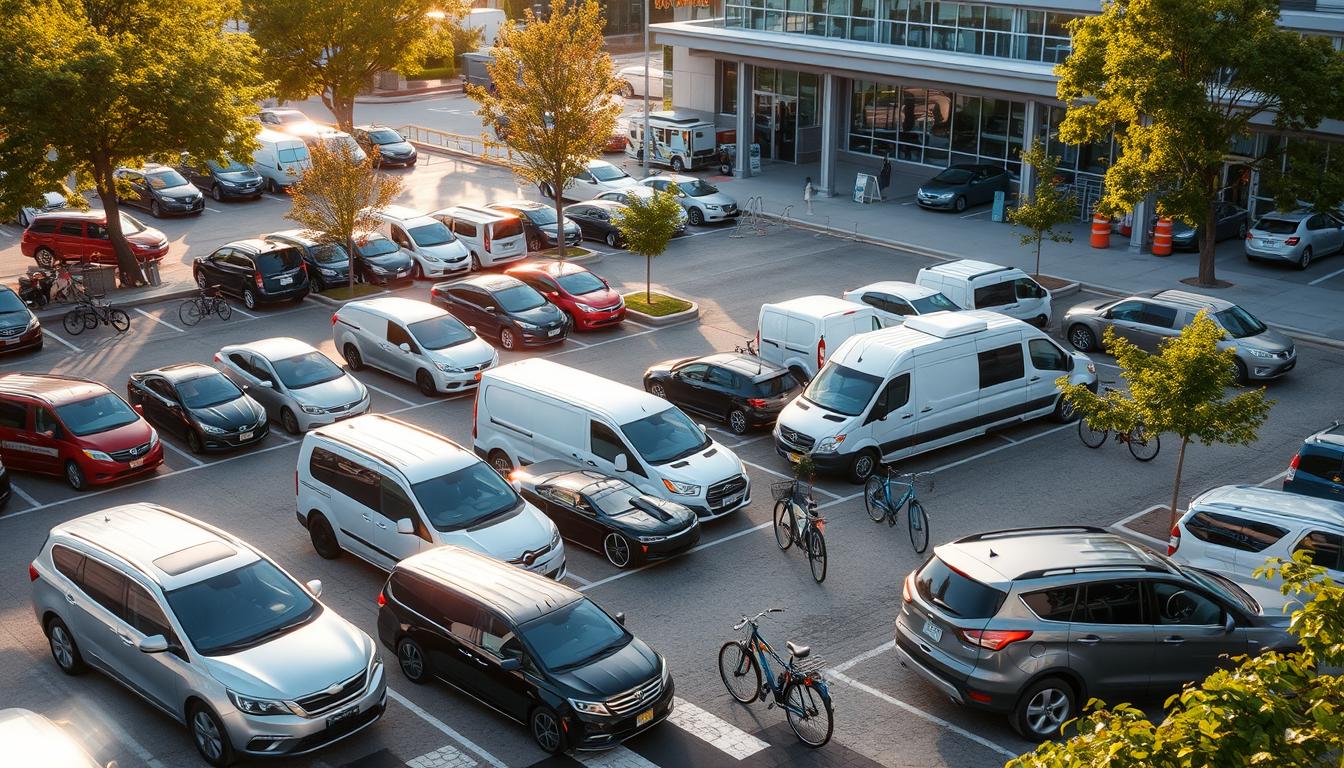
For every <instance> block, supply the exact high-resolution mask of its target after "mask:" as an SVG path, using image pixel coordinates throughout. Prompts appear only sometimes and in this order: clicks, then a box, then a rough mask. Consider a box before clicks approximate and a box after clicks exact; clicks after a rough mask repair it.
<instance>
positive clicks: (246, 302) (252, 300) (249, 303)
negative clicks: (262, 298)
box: [243, 288, 257, 309]
mask: <svg viewBox="0 0 1344 768" xmlns="http://www.w3.org/2000/svg"><path fill="white" fill-rule="evenodd" d="M243 306H244V307H247V308H248V309H256V308H257V294H256V293H254V292H253V291H252V289H251V288H244V289H243Z"/></svg>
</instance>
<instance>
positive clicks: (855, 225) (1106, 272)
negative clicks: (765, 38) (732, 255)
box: [714, 160, 1344, 342]
mask: <svg viewBox="0 0 1344 768" xmlns="http://www.w3.org/2000/svg"><path fill="white" fill-rule="evenodd" d="M880 165H881V163H880V161H876V160H875V161H874V162H873V163H872V164H871V166H870V167H862V168H861V167H859V166H856V165H848V164H844V163H841V164H839V165H838V166H837V173H836V189H835V192H836V194H835V196H833V197H818V198H816V199H814V200H813V201H812V209H813V213H812V214H811V215H808V213H807V206H806V204H805V203H804V202H803V182H804V179H805V178H806V177H808V176H810V177H812V182H813V184H818V183H819V180H820V178H821V169H820V167H819V166H818V165H815V164H814V165H796V166H795V165H786V164H776V163H768V162H767V163H764V164H763V166H762V168H761V175H759V176H752V177H750V178H747V179H735V178H728V177H721V176H720V177H714V183H715V184H716V185H717V186H719V187H720V188H721V189H722V190H723V191H724V192H726V193H728V194H730V195H732V196H733V197H735V198H737V201H738V204H739V205H740V206H742V207H744V208H745V207H746V205H747V201H748V199H749V198H751V197H753V196H760V197H761V198H762V211H763V212H764V213H765V215H767V216H771V217H776V218H782V217H784V216H785V213H786V211H787V217H788V218H789V219H790V222H791V223H792V224H796V225H800V226H804V227H809V228H817V229H823V230H827V231H830V232H833V233H834V234H836V235H838V236H842V237H855V236H857V238H858V239H861V240H864V241H867V242H874V243H880V244H884V245H890V246H894V247H897V248H901V249H904V250H909V251H913V252H916V253H920V254H923V255H926V256H929V257H931V258H935V259H961V258H974V259H981V260H984V261H991V262H994V263H997V264H1005V265H1009V266H1016V267H1020V268H1022V269H1025V270H1027V271H1028V272H1030V271H1032V270H1034V269H1035V254H1034V251H1033V250H1031V249H1028V248H1026V247H1023V246H1022V245H1020V243H1019V241H1018V235H1017V231H1016V230H1015V229H1014V228H1013V227H1012V225H1010V224H1004V223H995V222H993V221H990V206H988V205H985V206H980V207H978V208H973V209H969V210H967V211H966V212H965V213H962V214H956V213H951V212H942V211H926V210H922V209H920V208H919V207H918V206H917V205H915V203H914V194H915V189H916V188H918V186H919V184H920V183H921V182H923V181H924V180H926V179H928V178H930V177H932V176H933V175H934V173H935V170H934V169H926V168H921V169H918V170H913V169H912V168H911V166H909V165H905V166H902V164H899V163H894V164H893V170H894V173H893V174H892V181H891V187H890V188H889V189H888V190H887V199H886V200H883V201H882V202H879V203H868V204H861V203H856V202H854V200H853V198H852V196H851V189H852V187H853V184H854V176H855V174H856V173H858V172H864V173H870V174H874V175H876V173H877V169H878V167H880ZM1072 233H1073V242H1072V243H1069V244H1056V243H1051V242H1046V243H1045V244H1044V247H1043V248H1042V249H1041V272H1042V273H1044V274H1048V275H1053V276H1056V277H1060V278H1065V279H1067V280H1070V281H1078V282H1081V283H1082V284H1084V285H1085V286H1090V287H1094V288H1098V289H1101V290H1106V291H1110V292H1115V293H1133V292H1136V291H1142V290H1151V289H1159V288H1179V289H1182V290H1191V291H1195V292H1200V293H1207V294H1210V295H1214V296H1218V297H1220V298H1224V299H1227V300H1228V301H1232V302H1235V303H1237V304H1240V305H1241V306H1243V307H1245V308H1246V309H1247V310H1249V311H1250V312H1251V313H1252V314H1254V315H1256V316H1257V317H1259V318H1260V319H1261V320H1263V321H1265V322H1266V323H1271V324H1273V325H1276V326H1278V327H1280V328H1282V329H1284V330H1285V331H1287V332H1289V333H1291V334H1293V335H1295V336H1298V337H1300V338H1304V339H1309V338H1310V337H1313V336H1314V337H1320V338H1323V339H1327V340H1331V341H1335V342H1341V341H1344V310H1341V307H1344V259H1341V258H1327V259H1324V260H1322V262H1320V263H1318V264H1316V265H1314V266H1313V267H1312V268H1311V269H1309V270H1307V271H1306V272H1298V271H1297V270H1296V269H1293V268H1292V267H1286V266H1285V267H1281V266H1279V265H1276V264H1253V263H1250V262H1247V261H1246V258H1245V255H1244V253H1243V251H1242V244H1241V242H1240V241H1238V240H1228V241H1224V242H1222V243H1219V247H1218V251H1217V274H1218V277H1219V279H1222V280H1226V281H1229V282H1231V283H1232V284H1233V285H1232V286H1231V287H1229V288H1222V289H1204V288H1193V287H1191V286H1189V285H1185V284H1183V283H1181V280H1182V279H1185V278H1189V277H1194V276H1195V275H1196V274H1198V262H1199V255H1198V254H1197V253H1182V252H1177V253H1175V254H1173V255H1171V256H1169V257H1166V258H1161V257H1157V256H1153V255H1151V254H1149V253H1136V252H1132V251H1130V250H1129V239H1128V238H1122V237H1120V236H1119V235H1118V234H1113V235H1111V247H1110V248H1109V249H1104V250H1103V249H1094V248H1091V247H1089V246H1088V236H1089V225H1088V224H1082V223H1079V224H1076V225H1074V226H1073V227H1072ZM914 277H915V276H914V275H912V274H911V275H904V274H902V275H864V276H856V277H855V285H859V284H861V283H866V282H870V281H876V280H881V279H897V280H914ZM1312 281H1315V282H1318V283H1319V285H1310V284H1309V283H1311V282H1312Z"/></svg>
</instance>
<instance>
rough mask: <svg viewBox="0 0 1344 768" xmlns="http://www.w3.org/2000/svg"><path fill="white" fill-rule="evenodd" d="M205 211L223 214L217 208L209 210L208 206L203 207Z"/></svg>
mask: <svg viewBox="0 0 1344 768" xmlns="http://www.w3.org/2000/svg"><path fill="white" fill-rule="evenodd" d="M205 210H207V211H214V212H215V213H223V211H221V210H219V209H218V208H211V207H210V206H208V205H207V206H205Z"/></svg>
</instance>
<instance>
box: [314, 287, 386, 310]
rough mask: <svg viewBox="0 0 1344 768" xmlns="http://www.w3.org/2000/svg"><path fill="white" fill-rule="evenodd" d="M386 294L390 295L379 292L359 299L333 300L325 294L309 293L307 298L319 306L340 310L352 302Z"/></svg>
mask: <svg viewBox="0 0 1344 768" xmlns="http://www.w3.org/2000/svg"><path fill="white" fill-rule="evenodd" d="M386 293H389V291H378V292H377V293H367V294H365V295H363V296H359V297H357V298H353V299H333V298H330V297H328V296H326V295H325V294H321V293H313V292H311V291H309V292H308V296H307V297H306V298H309V299H312V300H313V301H316V302H317V303H318V304H326V305H327V306H328V307H336V308H338V309H339V308H340V307H344V306H345V305H346V304H348V303H350V302H352V301H361V300H363V299H373V298H377V297H379V296H382V295H383V294H386Z"/></svg>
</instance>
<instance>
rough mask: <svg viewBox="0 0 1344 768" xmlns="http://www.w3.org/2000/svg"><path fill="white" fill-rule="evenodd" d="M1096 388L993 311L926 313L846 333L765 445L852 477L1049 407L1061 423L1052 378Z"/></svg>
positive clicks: (1065, 412)
mask: <svg viewBox="0 0 1344 768" xmlns="http://www.w3.org/2000/svg"><path fill="white" fill-rule="evenodd" d="M1061 376H1067V377H1068V379H1069V381H1070V382H1071V383H1074V384H1078V383H1083V384H1087V385H1089V386H1092V387H1094V388H1095V387H1096V381H1097V377H1096V368H1095V367H1094V366H1093V365H1092V361H1091V360H1089V359H1088V358H1087V356H1086V355H1083V354H1081V353H1078V352H1073V351H1071V350H1068V349H1065V348H1064V347H1062V346H1060V345H1059V344H1058V343H1056V342H1055V341H1054V340H1053V339H1051V338H1050V337H1049V336H1046V335H1045V334H1044V333H1042V332H1041V331H1039V330H1037V329H1035V328H1032V327H1031V326H1029V325H1027V324H1026V323H1023V322H1021V321H1020V320H1014V319H1012V318H1009V317H1004V316H1003V315H1000V314H998V313H995V312H985V311H975V310H969V311H966V312H935V313H934V314H931V315H918V316H912V317H907V318H906V319H905V323H903V324H902V325H898V326H895V327H892V328H886V329H884V330H881V331H877V332H875V333H866V334H863V335H860V336H855V337H853V338H851V339H850V340H849V341H846V342H845V343H844V344H841V345H840V348H839V349H837V350H835V353H834V354H833V355H831V359H830V360H829V361H828V362H827V363H826V367H825V368H823V369H822V371H821V373H820V374H818V375H817V377H816V378H815V379H813V380H812V382H811V383H810V384H808V386H807V389H806V390H804V391H803V394H802V395H801V396H799V397H798V398H797V399H795V400H794V401H793V402H791V403H789V404H788V405H786V406H785V407H784V410H783V411H782V412H781V413H780V414H779V420H778V422H777V423H776V425H775V431H774V437H775V450H776V451H777V452H778V453H779V454H780V455H781V456H784V457H785V458H787V459H789V460H790V461H797V460H798V458H799V457H800V456H801V455H802V454H810V455H811V457H812V461H813V463H814V464H815V465H816V467H817V469H818V470H821V471H828V472H838V473H842V474H844V475H846V476H848V478H849V479H850V481H852V482H856V483H861V482H863V481H864V480H865V479H867V477H868V476H869V475H871V474H872V473H873V472H874V471H875V470H876V469H877V467H878V462H879V461H881V462H892V461H896V460H898V459H903V458H905V457H907V456H913V455H915V454H917V453H923V452H924V451H930V450H933V449H935V448H941V447H943V446H945V445H950V444H952V443H956V442H959V441H961V440H965V439H967V438H971V437H975V436H977V435H981V434H984V433H985V432H986V431H988V430H990V429H993V428H995V427H999V426H1002V425H1004V424H1009V423H1012V422H1016V421H1025V420H1026V419H1034V418H1036V417H1038V416H1048V415H1051V414H1053V415H1054V416H1055V417H1056V418H1057V419H1059V420H1061V421H1064V420H1068V419H1069V418H1071V417H1072V415H1073V414H1072V411H1071V409H1070V408H1068V406H1066V405H1064V403H1063V401H1062V399H1061V398H1060V394H1059V387H1057V386H1056V384H1055V381H1056V379H1058V378H1059V377H1061Z"/></svg>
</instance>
